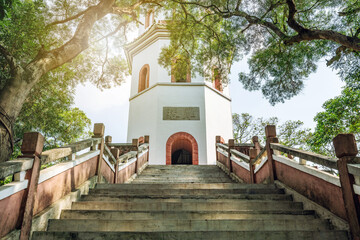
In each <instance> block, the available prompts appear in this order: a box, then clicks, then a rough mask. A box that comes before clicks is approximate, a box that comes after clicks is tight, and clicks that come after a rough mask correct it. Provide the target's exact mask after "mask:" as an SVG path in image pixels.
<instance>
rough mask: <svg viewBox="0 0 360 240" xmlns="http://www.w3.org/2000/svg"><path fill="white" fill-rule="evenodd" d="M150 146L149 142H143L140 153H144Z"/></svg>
mask: <svg viewBox="0 0 360 240" xmlns="http://www.w3.org/2000/svg"><path fill="white" fill-rule="evenodd" d="M148 148H149V144H148V143H143V144H141V145H140V146H139V148H138V153H142V152H144V151H145V150H147V149H148Z"/></svg>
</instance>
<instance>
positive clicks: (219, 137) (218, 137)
mask: <svg viewBox="0 0 360 240" xmlns="http://www.w3.org/2000/svg"><path fill="white" fill-rule="evenodd" d="M218 143H221V136H216V137H215V154H216V164H217V162H218V161H219V154H218V151H217V144H218Z"/></svg>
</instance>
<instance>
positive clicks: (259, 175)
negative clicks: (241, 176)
mask: <svg viewBox="0 0 360 240" xmlns="http://www.w3.org/2000/svg"><path fill="white" fill-rule="evenodd" d="M268 178H269V165H268V163H267V162H266V163H265V164H264V165H262V167H261V168H260V169H259V171H257V172H256V173H255V176H254V181H255V183H263V182H264V181H265V180H267V179H268Z"/></svg>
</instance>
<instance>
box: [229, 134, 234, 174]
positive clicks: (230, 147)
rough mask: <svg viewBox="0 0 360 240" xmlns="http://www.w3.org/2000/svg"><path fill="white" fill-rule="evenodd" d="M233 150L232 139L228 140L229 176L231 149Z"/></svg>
mask: <svg viewBox="0 0 360 240" xmlns="http://www.w3.org/2000/svg"><path fill="white" fill-rule="evenodd" d="M234 148H235V141H234V139H229V141H228V157H227V162H228V164H229V174H230V173H232V164H231V149H234Z"/></svg>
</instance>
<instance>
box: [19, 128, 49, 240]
mask: <svg viewBox="0 0 360 240" xmlns="http://www.w3.org/2000/svg"><path fill="white" fill-rule="evenodd" d="M43 147H44V137H43V135H41V134H40V133H37V132H30V133H25V134H24V138H23V142H22V145H21V152H22V154H23V156H22V157H28V158H34V162H33V167H32V169H31V170H29V171H31V175H30V177H29V183H28V187H27V193H26V203H25V210H24V215H23V220H22V225H21V231H20V239H21V240H25V239H26V240H27V239H30V232H31V225H32V218H33V211H34V203H35V201H36V193H37V186H38V182H39V175H40V166H41V161H40V155H41V153H42V150H43Z"/></svg>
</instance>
